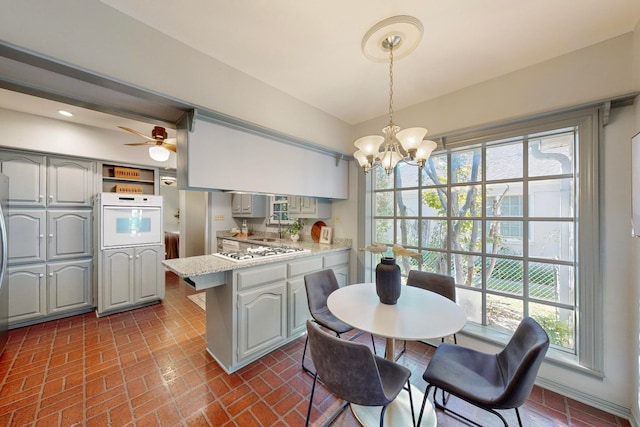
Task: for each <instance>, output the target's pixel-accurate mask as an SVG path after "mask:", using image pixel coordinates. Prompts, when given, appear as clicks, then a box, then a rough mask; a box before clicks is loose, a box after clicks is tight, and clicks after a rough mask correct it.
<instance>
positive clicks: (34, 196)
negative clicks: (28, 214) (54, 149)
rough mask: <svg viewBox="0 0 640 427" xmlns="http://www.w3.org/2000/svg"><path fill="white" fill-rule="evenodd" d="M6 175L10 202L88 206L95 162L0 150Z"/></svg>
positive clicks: (31, 205)
mask: <svg viewBox="0 0 640 427" xmlns="http://www.w3.org/2000/svg"><path fill="white" fill-rule="evenodd" d="M0 169H1V171H2V173H4V174H6V175H8V176H9V205H11V206H23V207H47V206H51V207H56V206H64V207H90V206H91V198H92V195H93V177H94V175H95V162H92V161H89V160H77V159H69V158H60V157H48V164H47V156H43V155H39V154H25V153H17V152H11V151H3V152H0Z"/></svg>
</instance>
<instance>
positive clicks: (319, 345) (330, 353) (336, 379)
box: [307, 320, 395, 406]
mask: <svg viewBox="0 0 640 427" xmlns="http://www.w3.org/2000/svg"><path fill="white" fill-rule="evenodd" d="M307 336H308V337H309V351H310V352H311V360H313V366H315V368H316V372H317V373H318V377H319V378H320V379H321V380H322V382H323V383H324V385H325V386H326V387H327V389H329V390H330V391H331V392H332V393H334V394H335V395H337V396H338V397H340V398H341V399H344V400H347V401H349V402H353V403H355V404H357V405H365V406H385V405H388V404H389V402H390V399H388V398H387V396H386V395H385V393H384V389H383V388H382V381H381V379H380V373H379V372H378V367H377V364H376V361H375V358H374V356H373V353H372V352H371V350H370V349H369V347H368V346H366V345H365V344H361V343H357V342H353V341H348V340H344V339H340V338H337V337H334V336H331V335H329V334H328V333H326V332H324V331H322V330H321V329H320V328H319V327H317V326H315V325H314V324H313V323H312V322H311V321H310V320H307ZM394 397H395V396H394Z"/></svg>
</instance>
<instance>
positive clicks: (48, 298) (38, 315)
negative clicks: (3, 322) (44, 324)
mask: <svg viewBox="0 0 640 427" xmlns="http://www.w3.org/2000/svg"><path fill="white" fill-rule="evenodd" d="M91 272H92V263H91V259H86V260H80V261H78V260H73V261H61V262H51V263H48V264H25V265H17V266H11V267H9V268H8V269H7V273H8V279H9V298H10V304H9V324H10V326H11V327H18V326H23V325H26V324H31V323H36V322H39V321H42V320H43V319H48V318H56V317H62V315H65V316H66V315H68V314H70V313H71V314H72V313H80V312H84V311H88V310H91V309H92V308H93V298H92V295H91V277H92V273H91Z"/></svg>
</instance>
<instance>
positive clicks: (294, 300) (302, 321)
mask: <svg viewBox="0 0 640 427" xmlns="http://www.w3.org/2000/svg"><path fill="white" fill-rule="evenodd" d="M288 285H289V295H288V297H289V301H287V303H288V307H289V331H288V333H289V336H292V335H294V334H297V333H301V332H304V330H305V328H306V322H307V319H310V318H311V314H310V313H309V303H308V302H307V290H306V288H305V286H304V278H300V279H294V280H290V281H289V283H288Z"/></svg>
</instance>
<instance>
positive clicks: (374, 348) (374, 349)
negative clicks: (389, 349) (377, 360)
mask: <svg viewBox="0 0 640 427" xmlns="http://www.w3.org/2000/svg"><path fill="white" fill-rule="evenodd" d="M371 345H372V346H373V354H378V352H377V351H376V341H375V340H374V339H373V334H371Z"/></svg>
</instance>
